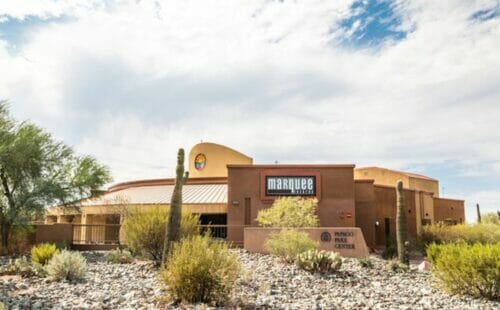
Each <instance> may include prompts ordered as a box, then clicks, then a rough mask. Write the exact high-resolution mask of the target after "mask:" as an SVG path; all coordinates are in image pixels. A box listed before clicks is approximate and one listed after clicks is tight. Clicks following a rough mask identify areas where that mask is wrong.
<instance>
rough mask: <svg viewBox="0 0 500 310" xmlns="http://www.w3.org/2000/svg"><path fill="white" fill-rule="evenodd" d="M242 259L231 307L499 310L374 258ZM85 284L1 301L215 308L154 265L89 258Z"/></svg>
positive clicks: (19, 284)
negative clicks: (169, 294)
mask: <svg viewBox="0 0 500 310" xmlns="http://www.w3.org/2000/svg"><path fill="white" fill-rule="evenodd" d="M235 251H237V253H238V255H239V257H240V259H241V262H242V265H243V271H242V273H241V276H240V278H239V279H238V281H237V283H236V284H235V290H234V292H233V295H232V298H231V301H230V304H229V305H227V306H228V307H234V308H237V307H241V308H244V309H255V308H272V309H500V303H499V302H493V301H488V300H485V299H475V298H472V297H468V296H452V295H448V294H446V293H444V292H442V291H441V290H439V289H438V288H437V287H436V286H435V285H434V283H433V280H432V276H431V274H430V273H429V272H428V271H426V270H425V269H424V270H421V271H420V270H419V269H418V268H417V266H416V265H413V266H412V268H411V270H410V271H409V272H407V273H397V272H388V271H386V269H385V261H384V260H382V259H380V258H377V257H375V256H373V257H372V260H373V264H374V266H373V268H365V267H361V266H360V264H359V263H358V261H357V259H352V258H344V262H343V264H342V267H341V268H340V271H339V272H337V273H333V274H323V275H322V274H311V273H308V272H305V271H303V270H300V269H298V268H297V267H296V266H295V265H288V264H283V263H281V262H280V261H278V260H277V259H276V258H274V257H272V256H269V255H263V254H256V253H247V252H246V251H244V250H235ZM83 254H84V256H85V257H86V258H87V262H88V272H87V276H86V279H85V281H82V282H78V283H68V282H54V281H49V280H47V279H41V278H36V277H34V278H21V277H17V276H10V277H0V300H1V301H3V302H4V304H5V305H6V306H8V307H9V309H174V308H177V307H180V308H184V309H214V307H213V305H186V304H180V305H177V304H175V303H169V302H168V301H165V300H164V299H163V298H162V297H163V296H164V295H165V291H164V287H163V286H162V284H161V283H160V281H159V278H158V272H159V270H158V268H157V267H154V266H153V265H152V264H151V263H148V262H141V261H137V262H135V263H133V264H111V263H107V262H106V261H105V259H104V256H103V253H102V252H85V253H83Z"/></svg>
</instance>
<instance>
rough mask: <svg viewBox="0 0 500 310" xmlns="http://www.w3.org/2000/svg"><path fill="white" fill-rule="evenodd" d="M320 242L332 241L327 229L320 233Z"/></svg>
mask: <svg viewBox="0 0 500 310" xmlns="http://www.w3.org/2000/svg"><path fill="white" fill-rule="evenodd" d="M320 239H321V242H330V241H332V234H330V233H329V232H327V231H324V232H322V233H321V235H320Z"/></svg>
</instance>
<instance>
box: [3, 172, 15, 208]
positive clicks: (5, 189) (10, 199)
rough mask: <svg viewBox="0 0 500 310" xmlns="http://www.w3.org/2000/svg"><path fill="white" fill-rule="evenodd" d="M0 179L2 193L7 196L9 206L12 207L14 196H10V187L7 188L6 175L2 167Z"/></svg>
mask: <svg viewBox="0 0 500 310" xmlns="http://www.w3.org/2000/svg"><path fill="white" fill-rule="evenodd" d="M0 180H2V186H3V190H4V195H5V197H7V201H8V203H9V207H10V208H12V209H14V207H15V202H14V198H13V197H12V192H11V191H10V188H9V183H8V182H7V176H6V175H5V169H4V168H0Z"/></svg>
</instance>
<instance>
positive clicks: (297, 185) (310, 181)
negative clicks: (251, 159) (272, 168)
mask: <svg viewBox="0 0 500 310" xmlns="http://www.w3.org/2000/svg"><path fill="white" fill-rule="evenodd" d="M265 182H266V195H267V196H315V195H316V177H315V176H275V175H273V176H270V175H269V176H266V180H265Z"/></svg>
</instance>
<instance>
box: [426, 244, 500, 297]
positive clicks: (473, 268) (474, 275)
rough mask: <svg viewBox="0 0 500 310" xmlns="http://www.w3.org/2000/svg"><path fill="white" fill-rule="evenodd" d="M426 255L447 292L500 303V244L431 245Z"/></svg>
mask: <svg viewBox="0 0 500 310" xmlns="http://www.w3.org/2000/svg"><path fill="white" fill-rule="evenodd" d="M427 256H428V257H429V259H430V260H431V262H432V263H433V266H432V271H433V273H434V274H435V275H436V277H437V278H438V279H439V280H440V282H441V284H442V286H443V287H444V288H445V289H446V290H448V291H450V292H451V293H456V294H468V295H472V296H475V297H486V298H488V299H492V300H500V243H496V244H480V243H476V244H474V245H469V244H466V243H456V244H453V243H450V244H442V245H438V244H431V245H430V246H429V247H428V249H427Z"/></svg>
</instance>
